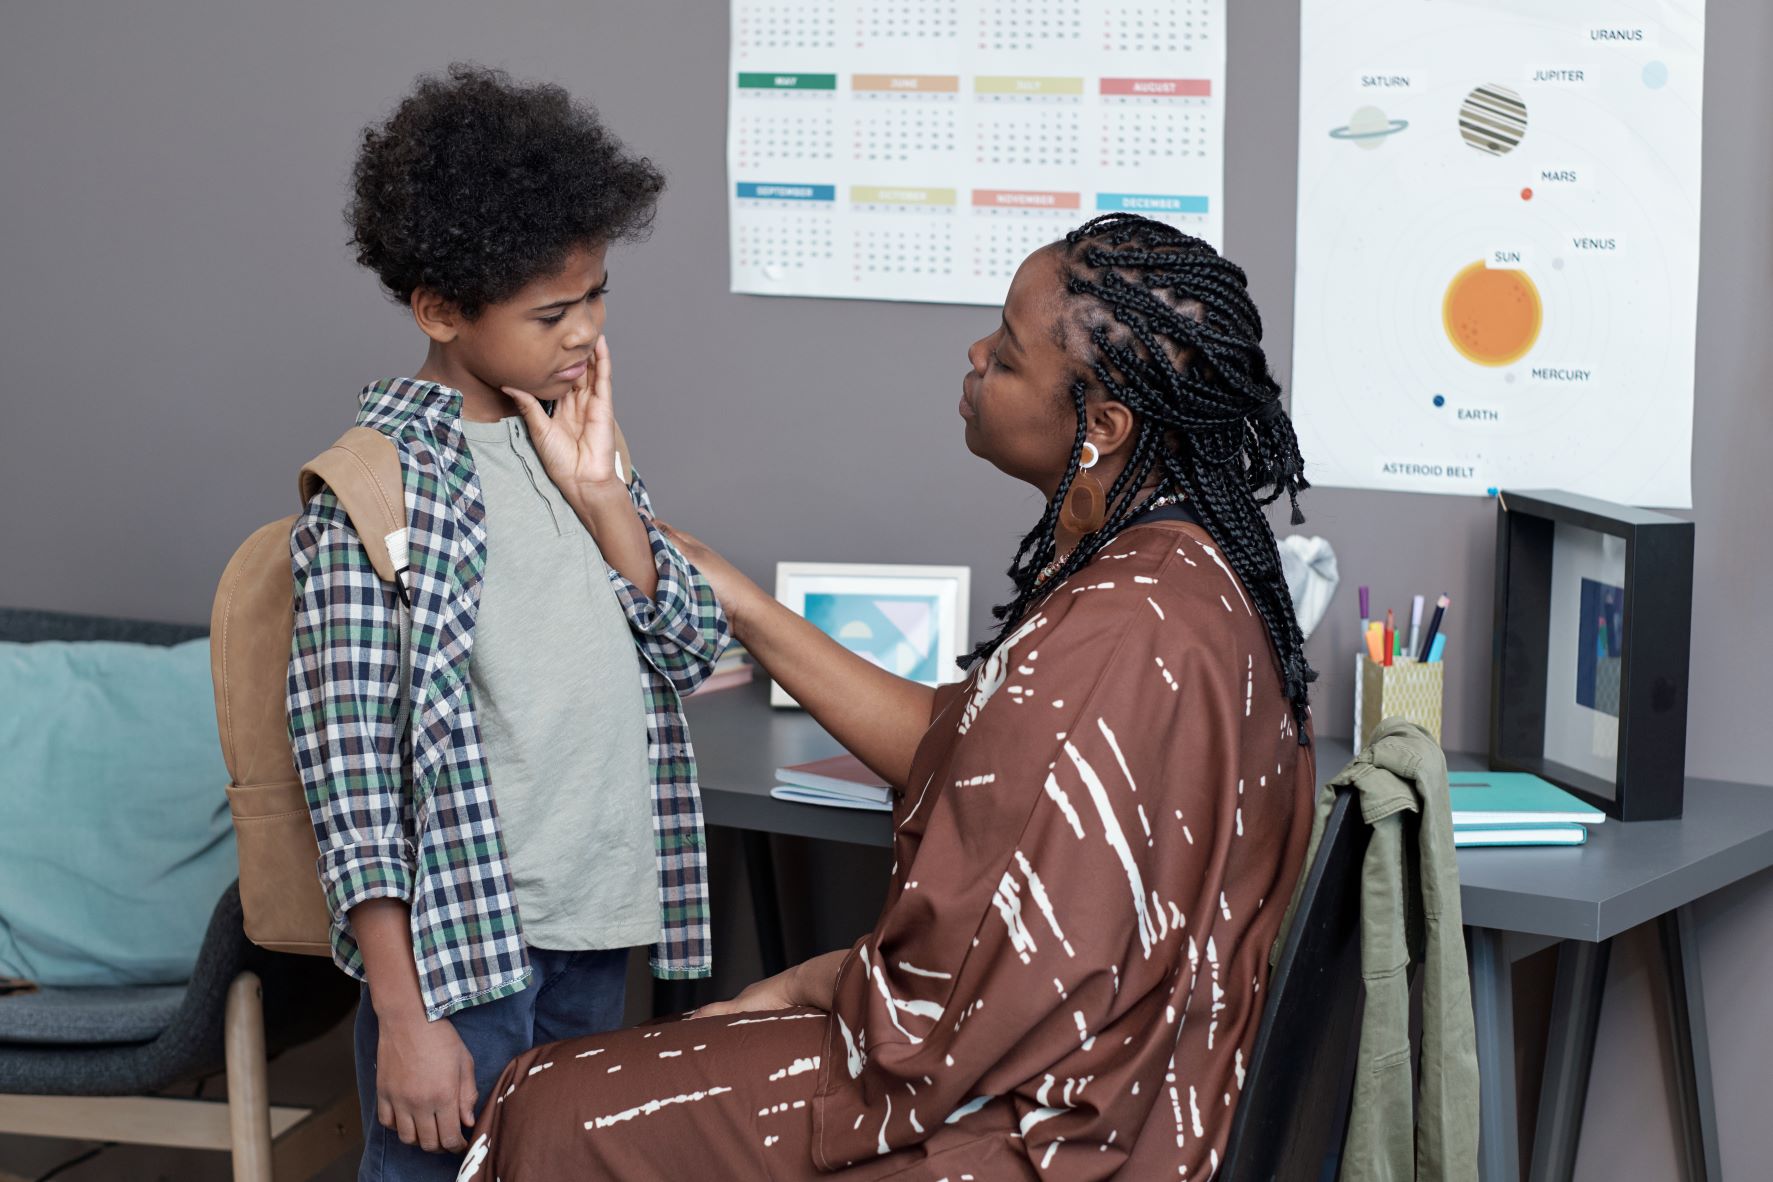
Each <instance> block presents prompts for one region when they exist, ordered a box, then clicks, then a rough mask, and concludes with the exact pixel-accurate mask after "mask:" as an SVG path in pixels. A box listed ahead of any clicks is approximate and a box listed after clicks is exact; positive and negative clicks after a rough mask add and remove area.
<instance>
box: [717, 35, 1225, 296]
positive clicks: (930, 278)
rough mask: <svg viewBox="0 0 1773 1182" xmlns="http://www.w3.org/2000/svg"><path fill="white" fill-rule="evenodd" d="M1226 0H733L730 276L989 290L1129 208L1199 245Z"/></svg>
mask: <svg viewBox="0 0 1773 1182" xmlns="http://www.w3.org/2000/svg"><path fill="white" fill-rule="evenodd" d="M1224 4H1225V0H1168V2H1161V0H732V8H731V30H732V54H731V66H730V70H731V73H730V76H729V98H728V117H727V118H728V122H727V128H728V137H727V167H728V182H729V184H728V195H729V216H730V228H731V235H730V251H731V257H730V262H731V268H732V290H734V291H736V292H748V293H757V294H766V295H799V296H832V297H850V298H863V299H897V300H925V301H933V302H940V303H970V304H996V303H999V302H1001V300H1002V299H1003V293H1004V290H1005V288H1006V287H1007V285H1008V281H1009V279H1010V277H1011V276H1012V275H1013V274H1014V273H1015V269H1016V267H1017V266H1019V265H1020V263H1021V261H1022V259H1023V258H1025V257H1026V256H1027V254H1028V253H1029V252H1030V251H1032V250H1034V249H1035V248H1037V247H1039V246H1041V245H1043V244H1045V243H1047V242H1051V241H1054V240H1056V239H1057V238H1059V237H1061V236H1062V235H1063V234H1064V233H1065V232H1066V231H1067V230H1069V229H1071V228H1072V227H1073V226H1076V225H1077V224H1079V223H1080V222H1082V221H1084V220H1086V219H1087V218H1089V217H1092V216H1094V215H1096V214H1097V213H1101V212H1107V211H1110V210H1117V209H1125V210H1135V211H1138V212H1141V213H1144V214H1147V215H1148V216H1151V217H1156V218H1161V219H1163V220H1165V221H1169V222H1171V223H1173V224H1175V225H1177V226H1179V227H1181V228H1183V229H1185V230H1187V231H1188V232H1189V233H1192V234H1197V235H1200V236H1201V237H1203V238H1205V239H1207V240H1208V241H1209V242H1212V243H1214V244H1215V245H1216V244H1217V243H1218V242H1219V239H1220V233H1221V216H1222V213H1221V200H1220V198H1221V194H1222V189H1223V177H1222V173H1223V152H1222V146H1221V145H1222V140H1223V133H1224V113H1223V108H1222V105H1221V103H1222V98H1221V96H1222V95H1223V93H1224V68H1225V58H1224V31H1225V10H1224Z"/></svg>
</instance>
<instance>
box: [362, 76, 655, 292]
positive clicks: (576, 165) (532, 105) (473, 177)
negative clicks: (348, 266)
mask: <svg viewBox="0 0 1773 1182" xmlns="http://www.w3.org/2000/svg"><path fill="white" fill-rule="evenodd" d="M351 187H352V198H351V203H350V205H349V206H348V207H347V208H346V210H345V220H346V221H347V222H348V223H349V224H350V226H351V241H352V244H353V245H354V246H355V248H356V252H357V261H358V262H360V263H362V264H363V265H364V266H365V267H368V268H369V269H370V270H372V271H374V272H375V273H376V275H377V276H379V277H380V279H381V281H382V286H383V287H385V288H387V290H388V294H389V295H390V296H392V297H393V298H394V299H395V300H397V301H400V302H401V303H405V302H407V301H408V300H410V299H411V298H412V293H413V292H414V290H416V289H418V288H421V287H423V288H426V289H429V290H431V291H435V292H437V293H438V294H440V295H442V296H444V297H445V298H446V299H449V300H450V301H451V302H453V303H455V304H456V305H457V306H458V307H459V308H460V309H461V310H462V311H463V313H465V314H466V315H468V316H470V317H473V316H478V315H479V314H480V312H481V311H482V310H483V309H484V308H485V307H486V305H488V304H493V303H498V302H500V301H501V300H506V299H509V298H510V297H511V296H513V295H515V294H516V293H517V292H518V291H519V290H520V289H521V288H522V287H523V286H524V285H525V284H527V283H529V282H530V281H531V280H534V279H536V278H537V277H539V276H542V275H548V274H552V273H553V272H554V271H557V270H558V269H559V268H560V267H561V266H562V265H563V264H564V263H565V262H566V258H567V255H568V254H570V253H571V252H572V251H573V250H574V249H576V248H579V247H582V246H586V245H590V244H594V243H600V242H612V241H616V240H618V239H634V238H641V237H644V236H645V234H646V232H647V230H648V229H649V228H650V226H651V223H652V218H653V211H654V207H655V206H656V204H657V201H658V196H659V193H660V191H661V190H662V189H663V188H664V187H665V178H664V177H663V176H662V175H661V174H660V173H659V170H658V169H656V168H654V167H653V164H652V162H651V161H650V160H647V159H645V158H642V157H636V156H632V155H630V154H628V153H627V152H626V151H625V150H624V149H623V147H622V144H621V142H620V141H618V140H617V139H616V138H615V137H614V136H613V135H611V134H610V133H609V132H608V131H607V130H606V129H605V128H604V126H603V123H602V121H601V120H599V119H598V117H597V112H596V111H594V110H592V109H591V108H590V107H589V106H585V105H583V104H579V103H575V102H574V101H573V99H572V96H570V95H569V94H567V92H566V91H565V90H563V89H562V88H560V87H558V86H551V85H546V84H540V85H529V84H523V83H517V82H513V81H512V80H511V78H510V77H509V76H508V75H506V74H505V73H504V72H503V71H501V70H491V69H486V68H484V67H481V66H476V65H473V64H469V63H460V62H458V63H456V64H454V65H451V66H450V67H449V70H448V72H447V74H446V75H444V76H442V77H437V76H429V75H428V76H425V77H422V78H420V79H419V82H418V85H417V86H416V87H415V88H414V89H413V92H412V94H411V95H409V96H408V97H407V98H406V99H405V100H404V101H403V102H401V104H400V106H399V107H398V108H397V109H396V110H395V111H394V114H393V115H392V116H390V117H389V118H388V120H387V122H385V123H381V124H376V125H372V126H370V127H367V128H365V129H364V132H363V147H362V150H361V151H360V152H359V153H358V156H357V164H356V167H355V168H354V169H353V170H352V175H351Z"/></svg>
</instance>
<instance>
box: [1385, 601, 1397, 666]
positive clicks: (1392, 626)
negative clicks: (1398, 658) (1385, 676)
mask: <svg viewBox="0 0 1773 1182" xmlns="http://www.w3.org/2000/svg"><path fill="white" fill-rule="evenodd" d="M1396 648H1397V623H1396V621H1395V620H1393V619H1392V615H1391V609H1390V608H1386V609H1385V663H1386V664H1387V665H1390V664H1391V655H1392V653H1393V651H1394V650H1396Z"/></svg>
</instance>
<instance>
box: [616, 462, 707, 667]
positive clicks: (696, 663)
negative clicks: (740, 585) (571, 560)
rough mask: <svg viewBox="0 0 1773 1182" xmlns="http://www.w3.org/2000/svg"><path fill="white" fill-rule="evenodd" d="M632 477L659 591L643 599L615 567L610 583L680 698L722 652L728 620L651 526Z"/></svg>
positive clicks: (642, 491) (643, 495) (697, 575)
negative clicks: (679, 694) (680, 694)
mask: <svg viewBox="0 0 1773 1182" xmlns="http://www.w3.org/2000/svg"><path fill="white" fill-rule="evenodd" d="M631 475H632V477H633V478H632V480H630V481H629V484H628V497H629V500H630V502H631V503H632V504H633V507H634V512H635V514H636V515H637V516H638V517H639V520H640V524H641V525H642V526H644V527H645V529H646V538H647V544H648V546H649V548H650V550H651V558H652V564H653V569H654V570H655V571H656V572H657V577H658V586H657V588H656V589H655V590H654V592H653V594H652V595H651V596H647V595H644V594H642V593H641V591H640V588H639V587H638V586H636V585H635V584H634V583H633V582H632V581H631V580H629V579H628V578H627V577H626V576H624V575H623V574H622V573H621V571H619V570H616V569H614V568H613V567H612V568H611V570H610V572H609V579H610V583H611V585H612V586H614V588H615V591H616V600H617V602H619V603H620V604H621V605H622V610H623V611H624V612H625V613H626V614H627V616H628V626H629V628H630V629H631V630H632V631H633V632H634V636H635V639H636V641H637V642H638V643H639V644H640V647H641V648H642V649H643V650H645V652H646V655H647V656H648V657H649V658H651V660H652V662H653V664H655V665H657V666H658V667H659V670H660V671H661V672H662V673H664V674H665V676H666V677H668V678H669V679H670V681H671V684H672V685H673V686H674V687H675V688H676V689H677V691H678V692H679V693H688V692H690V691H691V690H693V689H695V688H696V687H697V686H698V685H701V684H702V682H703V681H705V680H707V677H708V674H709V673H710V672H711V671H712V670H713V668H714V662H715V661H716V660H718V659H719V657H720V654H721V652H722V651H723V650H724V649H725V648H726V645H727V641H728V639H729V638H730V633H729V630H728V628H727V621H726V615H725V613H724V612H722V611H721V609H720V602H719V601H718V600H717V599H715V597H714V589H713V588H712V587H710V586H709V585H708V580H707V579H705V578H703V577H702V573H701V572H700V571H698V570H697V569H696V568H695V567H694V566H692V565H691V564H690V561H689V559H687V558H685V557H684V556H683V552H682V551H680V550H679V549H678V548H677V547H676V546H674V545H673V544H672V543H671V542H670V541H669V540H668V539H667V538H666V537H665V535H664V534H663V533H661V532H660V531H659V528H658V526H657V525H655V524H654V522H653V504H652V498H651V497H649V496H648V495H647V491H646V485H645V484H644V483H642V482H641V479H640V473H639V471H635V472H633V473H631Z"/></svg>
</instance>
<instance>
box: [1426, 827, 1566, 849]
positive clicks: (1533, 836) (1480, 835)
mask: <svg viewBox="0 0 1773 1182" xmlns="http://www.w3.org/2000/svg"><path fill="white" fill-rule="evenodd" d="M1587 840H1588V828H1587V826H1585V825H1574V824H1534V825H1461V826H1459V827H1458V828H1457V829H1455V830H1453V844H1454V846H1456V847H1460V848H1464V847H1466V846H1477V845H1581V844H1582V843H1583V842H1585V841H1587Z"/></svg>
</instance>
